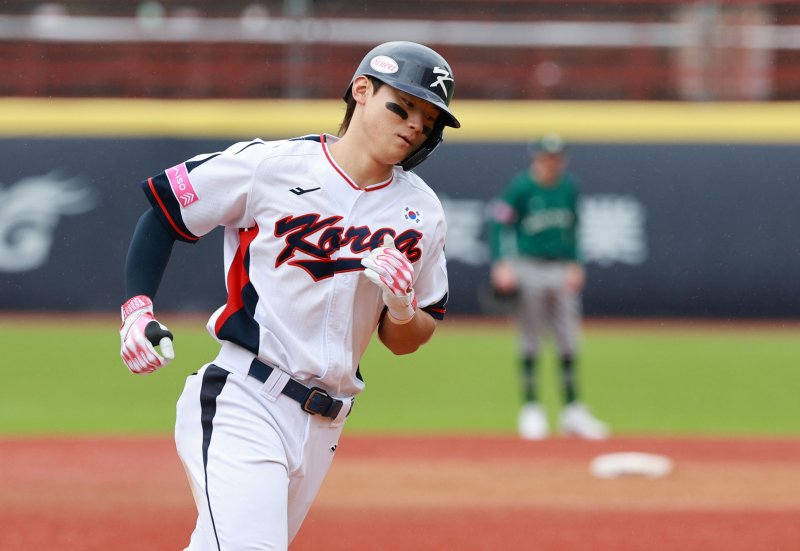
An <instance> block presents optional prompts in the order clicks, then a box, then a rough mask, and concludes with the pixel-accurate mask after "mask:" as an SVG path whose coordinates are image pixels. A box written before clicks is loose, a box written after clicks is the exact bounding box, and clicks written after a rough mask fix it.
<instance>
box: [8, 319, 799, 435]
mask: <svg viewBox="0 0 800 551" xmlns="http://www.w3.org/2000/svg"><path fill="white" fill-rule="evenodd" d="M171 328H172V329H173V331H174V332H175V333H176V335H177V337H176V350H177V354H178V358H177V359H176V360H175V361H174V362H173V363H172V364H171V365H170V366H169V367H168V368H166V369H163V370H160V371H158V372H156V373H155V374H152V375H148V376H134V375H131V374H130V373H129V372H128V371H127V369H125V367H124V365H123V364H122V362H121V360H120V359H119V355H118V349H119V339H118V336H117V333H116V325H115V322H113V321H108V322H104V323H101V322H99V321H97V322H92V321H80V320H79V321H78V322H76V323H68V324H59V323H56V322H40V323H35V324H34V323H32V322H25V323H15V322H13V321H12V320H11V319H5V320H0V349H2V350H3V351H4V361H3V363H2V365H0V377H2V384H1V385H0V434H5V435H25V434H108V433H114V434H148V433H150V434H167V433H169V432H170V431H171V430H172V425H173V422H174V417H175V413H174V406H175V401H176V400H177V397H178V395H179V394H180V392H181V389H182V386H183V381H184V379H185V377H186V375H187V374H189V373H191V372H192V371H195V370H196V369H198V368H199V367H200V366H201V365H202V364H203V363H205V362H208V361H210V360H211V359H212V358H213V356H214V354H215V351H216V348H217V345H216V343H215V342H214V341H213V340H212V339H211V338H210V337H209V336H208V335H207V334H206V333H205V331H204V329H203V323H202V321H197V322H193V323H188V322H185V321H181V322H178V323H173V324H172V327H171ZM515 343H516V336H515V334H514V331H513V329H512V328H511V327H507V326H480V327H477V326H476V327H468V326H462V325H460V324H459V325H456V324H453V325H452V326H448V324H447V322H445V323H443V324H442V326H441V327H440V329H439V330H438V332H437V334H436V336H435V337H434V339H433V340H432V341H431V342H430V343H429V344H427V345H426V346H425V347H423V348H422V349H421V350H420V351H419V352H417V353H416V354H414V355H411V356H402V357H396V356H393V355H391V354H390V353H389V352H388V351H386V350H385V349H383V348H382V347H381V346H380V344H379V343H377V341H375V342H373V344H372V346H371V347H370V349H369V350H368V352H367V354H366V356H365V357H364V359H363V361H362V372H363V374H364V377H365V379H366V382H367V390H366V391H365V392H364V393H363V394H361V395H360V396H359V397H358V399H357V404H356V407H355V410H354V412H353V414H352V415H351V417H350V419H349V420H348V428H347V430H348V431H349V432H353V433H354V432H407V433H411V432H413V433H421V432H427V433H437V432H439V433H441V432H457V433H471V432H480V433H497V434H502V433H506V434H511V433H513V432H514V430H515V420H516V414H517V410H518V407H519V388H518V385H517V366H516V350H515ZM799 360H800V350H799V349H798V346H797V338H796V336H795V335H793V334H792V333H791V332H788V331H776V332H773V333H769V332H766V331H764V330H763V329H762V330H758V331H746V330H744V329H741V330H738V329H737V330H735V331H731V330H714V329H703V330H700V329H698V328H693V329H691V330H685V331H679V330H675V329H659V328H658V327H653V328H650V329H637V330H633V331H631V330H629V329H624V328H594V329H592V328H589V329H587V332H586V335H585V339H584V351H583V354H582V357H581V362H580V375H581V379H580V382H581V387H582V388H583V390H584V395H585V400H586V402H588V404H589V405H590V406H591V408H592V410H593V411H594V412H595V413H596V414H597V415H598V416H599V417H601V418H602V419H604V420H606V421H608V422H609V424H610V425H611V426H612V428H613V430H614V432H615V433H616V434H630V435H641V434H650V435H677V434H681V435H747V436H750V435H764V436H768V435H769V436H779V435H780V436H800V400H797V397H796V394H797V389H798V388H800V370H798V369H797V366H798V365H799V364H800V361H799ZM556 377H557V371H556V369H555V362H554V353H553V350H552V346H548V347H547V348H546V349H545V354H544V355H543V359H542V365H541V388H542V392H541V395H542V400H543V402H544V403H545V405H546V406H547V407H548V410H549V412H550V416H551V419H554V417H555V415H556V413H557V409H558V406H559V394H558V392H557V390H556V388H557V385H556Z"/></svg>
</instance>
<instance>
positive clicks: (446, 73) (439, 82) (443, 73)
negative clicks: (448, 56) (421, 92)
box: [430, 67, 453, 97]
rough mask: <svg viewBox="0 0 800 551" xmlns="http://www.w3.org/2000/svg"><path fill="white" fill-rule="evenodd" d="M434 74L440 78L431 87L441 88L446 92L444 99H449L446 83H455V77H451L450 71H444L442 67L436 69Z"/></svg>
mask: <svg viewBox="0 0 800 551" xmlns="http://www.w3.org/2000/svg"><path fill="white" fill-rule="evenodd" d="M433 74H434V75H439V76H438V77H436V80H435V81H433V82H432V83H431V86H430V87H431V88H433V87H434V86H437V85H438V86H441V87H442V91H443V92H444V97H447V87H446V86H445V85H444V81H445V80H449V81H450V82H453V77H451V76H450V71H448V70H447V69H442V68H441V67H434V68H433Z"/></svg>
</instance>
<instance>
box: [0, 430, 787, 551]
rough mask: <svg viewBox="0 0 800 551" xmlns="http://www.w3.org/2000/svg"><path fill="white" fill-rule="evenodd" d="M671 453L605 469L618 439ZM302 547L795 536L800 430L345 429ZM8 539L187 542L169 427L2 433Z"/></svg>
mask: <svg viewBox="0 0 800 551" xmlns="http://www.w3.org/2000/svg"><path fill="white" fill-rule="evenodd" d="M615 451H640V452H649V453H658V454H664V455H668V456H669V457H671V458H672V460H673V461H674V465H675V469H674V471H673V472H672V473H671V474H670V475H669V476H667V477H665V478H661V479H653V480H649V479H644V478H639V477H629V478H621V479H615V480H601V479H596V478H593V477H592V476H591V474H590V473H589V468H588V467H589V462H590V461H591V459H592V458H593V457H595V456H596V455H599V454H602V453H609V452H615ZM336 453H337V458H336V460H335V461H334V465H333V468H332V470H331V473H330V475H329V476H328V479H327V480H326V482H325V485H324V486H323V489H322V491H321V493H320V496H319V498H318V500H317V502H316V504H315V505H314V507H313V508H312V510H311V512H310V514H309V517H308V519H307V521H306V523H305V525H304V527H303V529H302V530H301V532H300V535H299V536H298V538H297V539H296V540H295V542H294V544H293V545H292V547H291V549H292V550H297V551H305V550H309V551H310V550H315V551H316V550H319V549H326V550H329V551H335V550H354V551H364V550H370V551H372V550H400V549H403V550H420V551H426V550H430V551H434V550H447V549H453V550H456V549H457V550H494V549H497V550H532V549H543V550H583V549H592V550H605V549H608V550H639V549H647V550H655V551H659V550H667V549H669V550H698V551H699V550H716V549H724V550H726V551H736V550H748V551H749V550H754V549H759V550H761V549H769V550H792V549H797V548H798V547H800V545H799V544H800V440H789V439H784V440H778V439H750V440H731V439H699V438H697V439H686V438H672V439H671V438H664V439H652V438H613V439H611V440H608V441H604V442H585V441H579V440H573V439H562V438H555V439H551V440H546V441H543V442H525V441H521V440H518V439H516V438H510V437H509V438H505V437H433V436H431V437H423V438H420V437H403V436H381V437H367V436H345V437H344V438H343V439H342V442H341V443H340V446H339V448H338V450H337V452H336ZM0 469H1V470H2V471H1V472H3V473H4V475H5V476H4V483H3V484H2V485H0V526H2V527H3V529H2V530H0V550H3V551H6V550H8V551H11V550H15V551H16V550H39V549H41V550H44V549H47V550H50V549H59V550H61V551H77V550H95V549H97V550H100V549H102V550H107V549H114V550H117V551H127V550H134V549H136V550H141V549H148V550H168V549H182V548H183V546H184V545H185V544H186V543H187V541H188V536H189V533H190V532H191V529H192V526H193V523H194V506H193V503H192V501H191V495H190V493H189V490H188V486H187V484H186V481H185V479H184V474H183V470H182V468H181V466H180V463H179V461H178V459H177V456H176V454H175V451H174V445H173V443H172V441H171V440H170V439H168V438H133V439H120V438H108V439H100V438H69V439H66V438H65V439H57V438H49V439H3V440H0Z"/></svg>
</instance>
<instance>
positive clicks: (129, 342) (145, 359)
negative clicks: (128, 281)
mask: <svg viewBox="0 0 800 551" xmlns="http://www.w3.org/2000/svg"><path fill="white" fill-rule="evenodd" d="M119 337H120V341H121V343H122V345H121V348H120V352H119V353H120V355H121V356H122V361H123V362H125V365H126V366H127V368H128V369H129V370H130V371H131V373H136V374H140V373H152V372H153V371H155V370H156V369H158V368H160V367H164V366H165V365H167V364H168V363H169V362H170V361H171V360H172V359H173V358H175V350H174V348H173V346H172V338H173V337H172V333H171V332H170V331H169V329H167V328H166V327H165V326H164V325H162V324H161V323H159V322H158V321H156V319H155V318H154V317H153V302H152V301H151V300H150V299H149V298H148V297H146V296H144V295H137V296H135V297H132V298H130V299H128V300H127V302H125V304H123V305H122V326H121V327H120V329H119ZM156 345H157V346H159V347H160V349H161V354H159V353H158V352H157V351H156V349H155V346H156Z"/></svg>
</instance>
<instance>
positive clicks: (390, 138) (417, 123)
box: [369, 85, 439, 164]
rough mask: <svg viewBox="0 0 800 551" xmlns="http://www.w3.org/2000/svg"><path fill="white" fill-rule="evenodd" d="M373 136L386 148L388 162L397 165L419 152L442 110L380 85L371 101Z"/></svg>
mask: <svg viewBox="0 0 800 551" xmlns="http://www.w3.org/2000/svg"><path fill="white" fill-rule="evenodd" d="M370 99H371V101H370V105H369V110H370V112H371V115H372V116H373V117H374V118H373V119H371V120H373V121H374V123H375V125H376V129H375V130H378V129H380V131H379V132H376V133H375V134H374V136H375V137H376V138H377V139H379V140H380V141H381V142H382V143H383V144H384V145H385V148H386V156H387V162H390V164H396V163H398V162H400V161H402V160H403V159H405V158H406V157H408V156H409V155H410V154H411V153H413V152H414V151H416V150H417V149H418V148H419V147H420V146H421V145H422V144H423V143H424V142H425V140H426V139H427V138H428V135H429V134H430V133H431V131H432V130H433V125H434V124H435V123H436V119H437V118H438V117H439V109H438V108H437V107H435V106H434V105H433V104H431V103H429V102H427V101H425V100H421V99H419V98H417V97H416V96H412V95H411V94H407V93H405V92H403V91H400V90H397V89H396V88H392V87H391V86H388V85H384V86H381V87H380V88H379V89H378V90H377V92H375V93H374V95H373V96H372V98H370Z"/></svg>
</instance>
